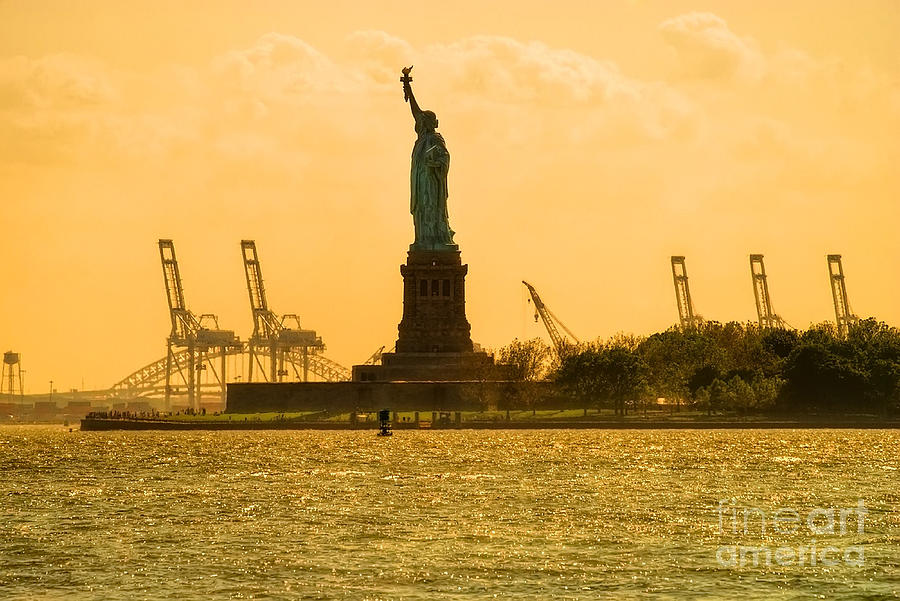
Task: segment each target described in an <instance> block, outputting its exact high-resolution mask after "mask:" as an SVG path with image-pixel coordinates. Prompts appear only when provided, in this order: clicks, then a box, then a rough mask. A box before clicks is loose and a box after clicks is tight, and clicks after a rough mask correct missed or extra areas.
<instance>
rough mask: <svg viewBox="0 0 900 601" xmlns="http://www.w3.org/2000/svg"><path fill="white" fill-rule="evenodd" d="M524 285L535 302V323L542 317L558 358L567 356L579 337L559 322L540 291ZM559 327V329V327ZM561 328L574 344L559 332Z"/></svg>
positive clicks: (526, 284)
mask: <svg viewBox="0 0 900 601" xmlns="http://www.w3.org/2000/svg"><path fill="white" fill-rule="evenodd" d="M522 283H523V284H525V287H526V288H527V289H528V293H529V294H530V295H531V299H530V300H531V301H533V302H534V321H535V322H537V320H538V317H539V316H540V318H541V320H543V322H544V327H546V328H547V333H548V334H549V335H550V340H551V341H552V342H553V348H554V349H555V350H556V354H557V356H559V357H560V358H562V357H564V356H566V355H567V354H568V353H570V352H571V350H572V347H573V346H574V345H576V344H578V343H579V342H581V341H580V340H578V336H576V335H575V334H573V333H572V330H570V329H569V328H567V327H566V325H565V324H564V323H563V322H561V321H560V320H559V318H558V317H557V316H556V315H554V314H553V312H552V311H551V310H550V308H549V307H547V305H545V304H544V302H543V301H542V300H541V296H540V295H539V294H538V291H537V290H535V288H534V286H532V285H531V284H529V283H528V282H526V281H525V280H522ZM557 326H559V327H557ZM559 328H562V329H563V331H564V332H565V333H566V334H568V335H569V336H571V337H572V340H574V343H572V342H570V341H569V339H568V338H566V336H565V334H561V333H560V332H559Z"/></svg>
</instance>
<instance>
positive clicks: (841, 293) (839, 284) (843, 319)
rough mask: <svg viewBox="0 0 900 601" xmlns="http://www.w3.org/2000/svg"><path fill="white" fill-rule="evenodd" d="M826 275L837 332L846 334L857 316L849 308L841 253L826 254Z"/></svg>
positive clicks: (856, 320)
mask: <svg viewBox="0 0 900 601" xmlns="http://www.w3.org/2000/svg"><path fill="white" fill-rule="evenodd" d="M828 276H829V280H830V281H831V298H832V300H833V301H834V319H835V323H836V324H837V329H838V333H839V334H840V335H841V336H846V335H847V334H848V333H849V332H850V326H852V325H853V324H855V323H856V322H858V321H859V317H857V316H856V315H854V314H853V310H852V309H851V308H850V300H849V298H848V297H847V282H846V280H845V279H844V265H843V263H842V262H841V255H828Z"/></svg>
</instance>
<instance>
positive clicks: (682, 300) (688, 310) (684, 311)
mask: <svg viewBox="0 0 900 601" xmlns="http://www.w3.org/2000/svg"><path fill="white" fill-rule="evenodd" d="M672 279H673V280H674V282H675V303H676V304H677V305H678V320H679V322H680V323H681V327H683V328H692V327H695V326H697V325H699V324H700V322H701V321H702V318H701V317H700V316H699V315H695V314H694V303H693V301H692V300H691V289H690V287H689V286H688V275H687V267H686V266H685V264H684V257H680V256H673V257H672Z"/></svg>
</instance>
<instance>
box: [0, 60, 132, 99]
mask: <svg viewBox="0 0 900 601" xmlns="http://www.w3.org/2000/svg"><path fill="white" fill-rule="evenodd" d="M115 96H116V92H115V88H114V86H113V84H112V82H111V81H110V79H109V75H108V74H107V73H106V71H105V70H104V69H103V68H102V67H101V66H100V65H99V64H97V63H96V62H95V61H91V60H89V59H86V58H84V57H78V56H73V55H67V54H55V55H50V56H46V57H42V58H39V59H31V58H27V57H24V56H17V57H13V58H8V59H5V60H2V61H0V110H11V109H31V110H41V109H52V108H83V107H92V106H97V105H99V104H103V103H106V102H109V101H111V100H113V99H114V98H115Z"/></svg>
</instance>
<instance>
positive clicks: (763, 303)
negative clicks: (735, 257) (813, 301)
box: [750, 255, 788, 328]
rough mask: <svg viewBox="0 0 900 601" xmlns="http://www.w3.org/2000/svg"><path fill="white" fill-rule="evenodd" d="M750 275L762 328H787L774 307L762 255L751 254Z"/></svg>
mask: <svg viewBox="0 0 900 601" xmlns="http://www.w3.org/2000/svg"><path fill="white" fill-rule="evenodd" d="M750 277H751V278H753V296H754V298H755V299H756V315H757V317H758V318H759V327H761V328H785V327H788V325H787V323H786V322H785V321H784V320H783V319H782V318H781V317H780V316H779V315H777V314H776V313H775V310H774V309H773V308H772V297H771V296H769V281H768V279H767V276H766V265H765V263H764V262H763V256H762V255H750Z"/></svg>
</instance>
